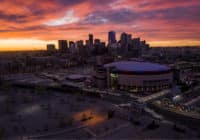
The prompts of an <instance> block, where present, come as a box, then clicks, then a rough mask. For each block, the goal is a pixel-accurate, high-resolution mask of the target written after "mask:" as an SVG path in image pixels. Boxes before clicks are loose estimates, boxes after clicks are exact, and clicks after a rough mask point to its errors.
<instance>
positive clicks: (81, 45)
mask: <svg viewBox="0 0 200 140" xmlns="http://www.w3.org/2000/svg"><path fill="white" fill-rule="evenodd" d="M76 46H77V47H78V48H80V47H83V40H79V41H77V42H76Z"/></svg>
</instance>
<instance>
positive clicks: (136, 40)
mask: <svg viewBox="0 0 200 140" xmlns="http://www.w3.org/2000/svg"><path fill="white" fill-rule="evenodd" d="M140 44H141V42H140V38H134V39H133V47H134V48H135V49H139V48H140Z"/></svg>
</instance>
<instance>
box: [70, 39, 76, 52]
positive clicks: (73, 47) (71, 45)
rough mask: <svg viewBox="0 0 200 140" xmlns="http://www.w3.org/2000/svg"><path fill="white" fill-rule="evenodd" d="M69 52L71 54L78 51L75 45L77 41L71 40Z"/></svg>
mask: <svg viewBox="0 0 200 140" xmlns="http://www.w3.org/2000/svg"><path fill="white" fill-rule="evenodd" d="M69 52H70V54H74V53H76V47H75V43H74V42H73V41H70V42H69Z"/></svg>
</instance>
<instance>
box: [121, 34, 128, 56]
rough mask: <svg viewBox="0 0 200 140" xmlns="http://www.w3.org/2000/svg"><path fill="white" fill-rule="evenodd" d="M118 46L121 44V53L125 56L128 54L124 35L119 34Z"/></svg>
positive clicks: (126, 36)
mask: <svg viewBox="0 0 200 140" xmlns="http://www.w3.org/2000/svg"><path fill="white" fill-rule="evenodd" d="M120 44H121V52H123V53H124V54H126V53H127V52H128V35H127V34H126V33H122V34H121V37H120Z"/></svg>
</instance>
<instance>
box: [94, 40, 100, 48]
mask: <svg viewBox="0 0 200 140" xmlns="http://www.w3.org/2000/svg"><path fill="white" fill-rule="evenodd" d="M100 45H101V41H100V39H95V40H94V46H95V47H98V46H100Z"/></svg>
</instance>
